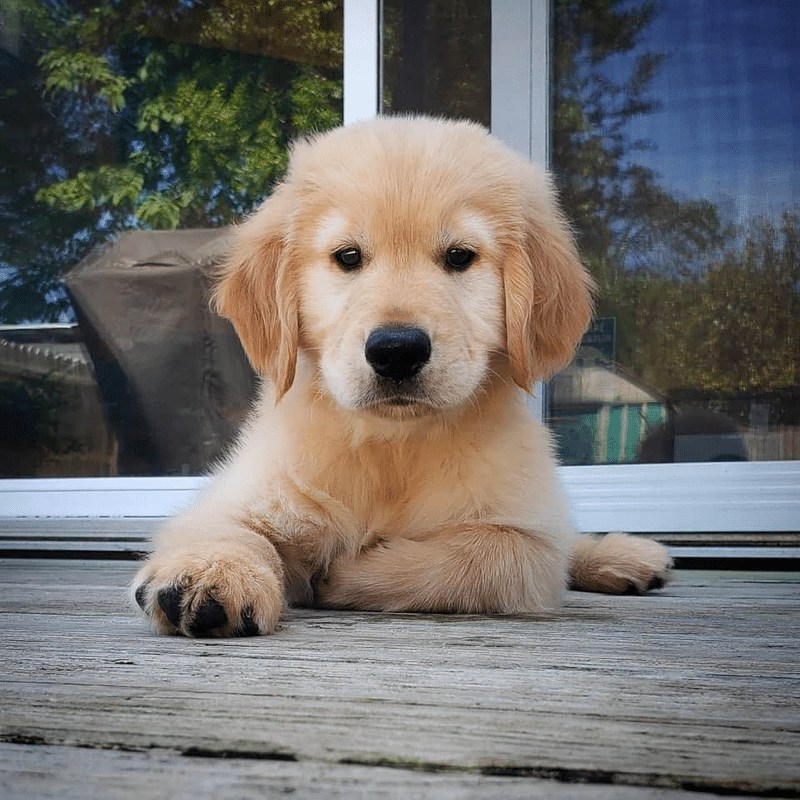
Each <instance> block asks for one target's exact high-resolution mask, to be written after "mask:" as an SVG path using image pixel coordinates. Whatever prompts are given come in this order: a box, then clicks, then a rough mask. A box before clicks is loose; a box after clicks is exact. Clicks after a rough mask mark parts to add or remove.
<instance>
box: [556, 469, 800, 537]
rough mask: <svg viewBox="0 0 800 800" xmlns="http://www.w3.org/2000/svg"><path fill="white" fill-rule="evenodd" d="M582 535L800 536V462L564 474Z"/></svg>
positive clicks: (600, 470) (563, 470)
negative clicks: (758, 533) (722, 533)
mask: <svg viewBox="0 0 800 800" xmlns="http://www.w3.org/2000/svg"><path fill="white" fill-rule="evenodd" d="M561 474H562V477H563V480H564V485H565V487H566V489H567V493H568V494H569V496H570V499H571V501H572V506H573V516H574V519H575V523H576V525H577V527H578V528H579V529H580V530H582V531H586V532H595V531H596V532H603V531H613V530H622V531H629V532H632V533H647V532H652V533H662V532H663V533H666V532H674V531H698V532H700V531H753V532H756V531H800V462H799V461H762V462H713V463H697V464H615V465H607V466H592V467H562V469H561Z"/></svg>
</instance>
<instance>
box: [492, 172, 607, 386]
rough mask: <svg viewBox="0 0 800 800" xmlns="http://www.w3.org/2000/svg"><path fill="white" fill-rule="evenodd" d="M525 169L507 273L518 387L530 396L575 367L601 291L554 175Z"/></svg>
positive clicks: (509, 324)
mask: <svg viewBox="0 0 800 800" xmlns="http://www.w3.org/2000/svg"><path fill="white" fill-rule="evenodd" d="M520 161H521V160H520ZM520 167H521V169H520V172H519V173H518V174H519V175H520V179H519V180H520V183H521V190H522V195H521V204H522V209H521V212H522V215H521V227H520V230H519V231H518V241H517V242H516V243H515V244H513V245H512V246H511V250H510V253H509V255H508V257H507V259H506V262H505V270H504V288H505V300H506V338H507V345H508V354H509V359H510V361H511V374H512V377H513V378H514V382H515V383H516V384H517V385H518V386H520V387H522V388H523V389H525V390H526V391H530V390H531V389H532V386H533V384H534V383H535V382H536V381H537V380H541V379H542V378H545V377H547V376H549V375H551V374H552V373H553V372H555V371H556V370H558V369H560V368H561V367H563V366H565V365H566V364H568V363H569V361H570V359H571V358H572V356H573V354H574V353H575V348H576V347H577V346H578V343H579V342H580V340H581V336H582V335H583V333H584V331H585V330H586V328H587V326H588V325H589V321H590V319H591V316H592V308H593V297H594V293H595V291H596V286H595V283H594V281H593V280H592V278H591V277H590V276H589V274H588V273H587V272H586V270H585V269H584V268H583V266H582V265H581V262H580V260H579V259H578V253H577V251H576V249H575V243H574V241H573V238H572V234H571V232H570V230H569V226H568V225H567V222H566V220H565V219H564V217H563V216H562V215H561V213H560V211H559V210H558V208H557V206H556V201H555V195H554V192H553V189H552V187H551V184H550V180H549V178H548V176H547V175H546V173H544V172H543V171H542V170H540V169H539V168H538V167H536V166H534V165H532V164H528V163H527V162H522V161H521V164H520Z"/></svg>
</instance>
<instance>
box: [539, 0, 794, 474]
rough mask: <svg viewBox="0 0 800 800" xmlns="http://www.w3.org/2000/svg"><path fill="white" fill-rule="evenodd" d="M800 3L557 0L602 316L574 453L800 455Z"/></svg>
mask: <svg viewBox="0 0 800 800" xmlns="http://www.w3.org/2000/svg"><path fill="white" fill-rule="evenodd" d="M798 31H800V6H798V4H797V3H792V2H787V1H786V0H769V1H768V2H764V0H758V2H756V0H698V2H693V3H686V2H679V0H662V2H659V3H656V4H653V3H641V2H638V3H637V2H621V1H620V0H616V1H615V0H612V2H606V0H603V1H602V2H601V1H600V0H558V2H556V4H555V20H554V55H553V130H552V146H553V152H552V162H553V167H554V169H555V171H556V174H557V179H558V182H559V184H560V188H561V191H562V194H563V200H564V203H565V206H566V210H567V213H568V215H569V216H570V217H571V219H572V220H573V222H574V224H575V227H576V230H577V233H578V237H579V242H580V247H581V250H582V253H583V257H584V260H585V262H586V264H587V265H588V266H589V268H590V269H591V271H592V273H593V274H594V276H595V278H596V280H597V282H598V284H599V286H600V299H599V302H598V306H597V318H596V320H595V322H594V325H593V327H592V329H591V330H590V331H589V333H588V334H587V335H586V337H585V338H584V341H583V345H582V347H581V348H580V350H579V352H578V355H577V358H576V360H575V362H574V363H573V364H572V365H571V366H570V367H569V368H567V369H566V370H565V371H564V372H563V373H561V374H559V375H558V376H556V377H555V379H554V380H553V381H552V383H551V384H550V386H549V417H550V422H551V423H552V425H553V426H554V428H555V429H556V430H557V431H558V433H559V440H560V448H561V455H562V457H563V459H564V461H565V463H567V464H601V463H620V462H663V461H725V460H745V459H746V460H777V459H800V427H799V426H800V36H798Z"/></svg>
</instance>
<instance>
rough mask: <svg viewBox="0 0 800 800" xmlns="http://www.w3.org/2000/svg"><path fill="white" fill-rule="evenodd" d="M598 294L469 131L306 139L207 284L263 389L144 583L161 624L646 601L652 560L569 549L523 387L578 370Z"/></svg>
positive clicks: (380, 122)
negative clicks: (588, 596) (568, 593)
mask: <svg viewBox="0 0 800 800" xmlns="http://www.w3.org/2000/svg"><path fill="white" fill-rule="evenodd" d="M592 292H593V284H592V281H591V279H590V278H589V276H588V275H587V273H586V272H585V271H584V269H583V267H582V266H581V264H580V262H579V261H578V257H577V255H576V252H575V247H574V245H573V241H572V237H571V236H570V232H569V229H568V227H567V224H566V223H565V221H564V219H563V217H562V216H561V214H560V213H559V211H558V210H557V208H556V205H555V201H554V196H553V190H552V188H551V183H550V180H549V179H548V177H547V175H546V174H545V173H543V172H542V171H541V170H540V169H539V168H537V167H535V166H533V165H532V164H529V163H527V162H526V161H525V160H523V159H522V158H520V157H519V156H517V155H515V154H514V153H513V152H511V151H510V150H509V149H507V148H506V147H505V146H504V145H503V144H501V143H500V142H499V141H497V140H496V139H493V138H492V137H491V136H490V135H489V134H487V133H486V131H484V130H483V129H482V128H480V127H479V126H477V125H474V124H470V123H465V122H444V121H439V120H432V119H425V118H391V119H389V118H379V119H376V120H373V121H370V122H364V123H359V124H356V125H353V126H349V127H346V128H341V129H338V130H334V131H331V132H329V133H325V134H322V135H320V136H317V137H316V138H313V139H311V140H309V141H306V142H300V143H298V144H297V145H296V146H295V147H294V149H293V151H292V157H291V164H290V167H289V171H288V174H287V176H286V179H285V180H284V182H283V183H282V184H281V185H280V186H278V187H277V189H276V190H275V192H274V193H273V194H272V196H271V197H270V198H269V199H268V200H267V201H266V202H265V203H264V204H263V205H262V206H261V208H259V209H258V210H257V211H256V212H255V213H254V214H253V215H252V216H251V217H250V218H249V219H248V220H247V221H246V222H244V224H242V225H241V226H240V227H239V228H238V229H237V232H236V234H235V242H234V245H233V247H232V252H231V255H230V258H229V260H228V262H227V263H226V265H225V266H224V269H223V270H222V273H221V276H220V279H219V283H218V285H217V287H216V293H215V298H214V300H215V304H216V307H217V309H218V310H219V311H220V313H222V314H223V315H224V316H226V317H228V318H229V319H230V320H232V322H233V324H234V325H235V326H236V329H237V331H238V333H239V336H240V337H241V340H242V343H243V345H244V347H245V349H246V350H247V353H248V355H249V357H250V359H251V361H252V363H253V365H254V367H255V368H256V369H257V370H258V371H259V372H260V373H262V374H263V375H264V376H265V377H266V378H267V379H266V380H265V381H264V382H263V389H262V392H261V395H260V399H259V400H258V402H257V405H256V408H255V409H254V411H253V414H252V417H251V419H250V421H249V424H248V425H247V426H246V428H245V430H244V431H243V433H242V435H241V437H240V439H239V442H238V445H237V446H236V448H235V449H234V451H233V453H232V454H231V455H230V457H229V459H228V460H227V462H226V463H225V464H223V465H222V466H221V467H220V468H219V469H218V471H217V474H216V476H215V479H214V481H213V482H212V484H211V486H210V488H209V489H208V490H207V491H206V492H205V494H204V495H203V496H202V497H201V498H200V499H199V501H198V502H197V504H196V505H195V506H194V507H193V508H191V509H190V510H188V511H186V512H184V513H182V514H180V515H179V516H177V517H176V518H175V519H173V520H172V521H171V522H169V523H168V524H167V525H166V526H165V527H164V528H163V530H161V531H160V533H159V534H158V536H157V538H156V542H155V545H156V546H155V552H154V554H153V555H152V557H151V558H150V559H149V560H148V561H147V562H146V563H145V564H144V566H143V567H142V569H141V570H140V572H139V574H138V575H137V577H136V579H135V582H134V587H133V593H134V596H135V598H136V601H137V602H138V604H139V606H140V607H141V608H142V609H143V611H144V612H145V613H146V614H147V615H148V616H149V618H150V619H151V621H152V623H153V625H154V626H155V628H156V630H158V631H160V632H162V633H180V634H184V635H187V636H225V635H247V634H254V633H270V632H271V631H274V630H275V628H276V626H277V625H278V620H279V617H280V615H281V611H282V609H283V608H284V605H285V604H286V603H289V604H299V605H314V606H318V607H323V608H340V609H367V610H383V611H428V612H454V613H485V614H511V613H524V612H537V611H540V610H542V609H547V608H551V607H553V606H556V605H557V604H558V603H559V598H560V596H561V594H562V591H563V590H564V588H565V586H567V585H568V583H569V582H571V583H572V585H573V586H574V587H575V588H583V589H588V590H593V591H601V592H603V591H604V592H626V591H631V590H633V591H646V590H647V589H648V588H652V587H654V586H659V585H661V584H662V583H663V581H664V579H665V576H666V573H667V571H668V569H669V558H668V556H667V553H666V551H665V550H664V548H663V547H662V546H660V545H658V544H655V543H653V542H650V541H643V540H640V539H635V538H632V537H628V536H624V535H622V534H615V535H613V536H609V537H605V538H602V539H593V538H582V539H578V538H576V536H575V532H574V530H573V527H572V525H571V523H570V519H569V512H568V509H567V503H566V501H565V498H564V493H563V491H562V488H561V486H560V485H559V481H558V478H557V475H556V470H555V464H554V459H553V454H552V444H551V441H550V437H549V435H548V433H547V432H546V431H545V430H544V428H543V427H542V426H541V425H540V424H539V423H538V422H537V421H536V420H534V419H532V417H531V414H530V413H529V409H528V405H527V403H526V398H525V394H524V392H523V391H522V390H530V389H531V387H532V385H533V384H534V382H535V381H537V380H539V379H541V378H543V377H546V376H547V375H549V374H550V373H552V372H553V371H554V370H556V369H558V368H559V367H561V366H562V365H564V364H566V363H567V362H568V361H569V360H570V358H571V356H572V354H573V351H574V350H575V347H576V345H577V343H578V342H579V340H580V338H581V335H582V333H583V331H584V330H585V328H586V326H587V324H588V322H589V319H590V315H591V311H592Z"/></svg>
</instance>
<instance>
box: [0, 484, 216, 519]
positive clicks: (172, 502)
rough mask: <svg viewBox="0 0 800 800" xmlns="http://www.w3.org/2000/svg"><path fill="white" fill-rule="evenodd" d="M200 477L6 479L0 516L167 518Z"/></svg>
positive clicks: (189, 495) (194, 488)
mask: <svg viewBox="0 0 800 800" xmlns="http://www.w3.org/2000/svg"><path fill="white" fill-rule="evenodd" d="M206 483H207V479H206V478H30V479H28V478H10V479H7V480H0V517H8V518H20V517H67V518H69V517H134V518H147V517H167V516H169V515H170V514H173V513H175V512H176V511H178V510H180V509H181V508H184V507H186V506H188V505H189V504H190V503H191V502H192V501H193V500H194V499H195V497H196V496H197V493H198V491H199V490H200V489H201V488H202V487H203V486H204V485H205V484H206Z"/></svg>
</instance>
